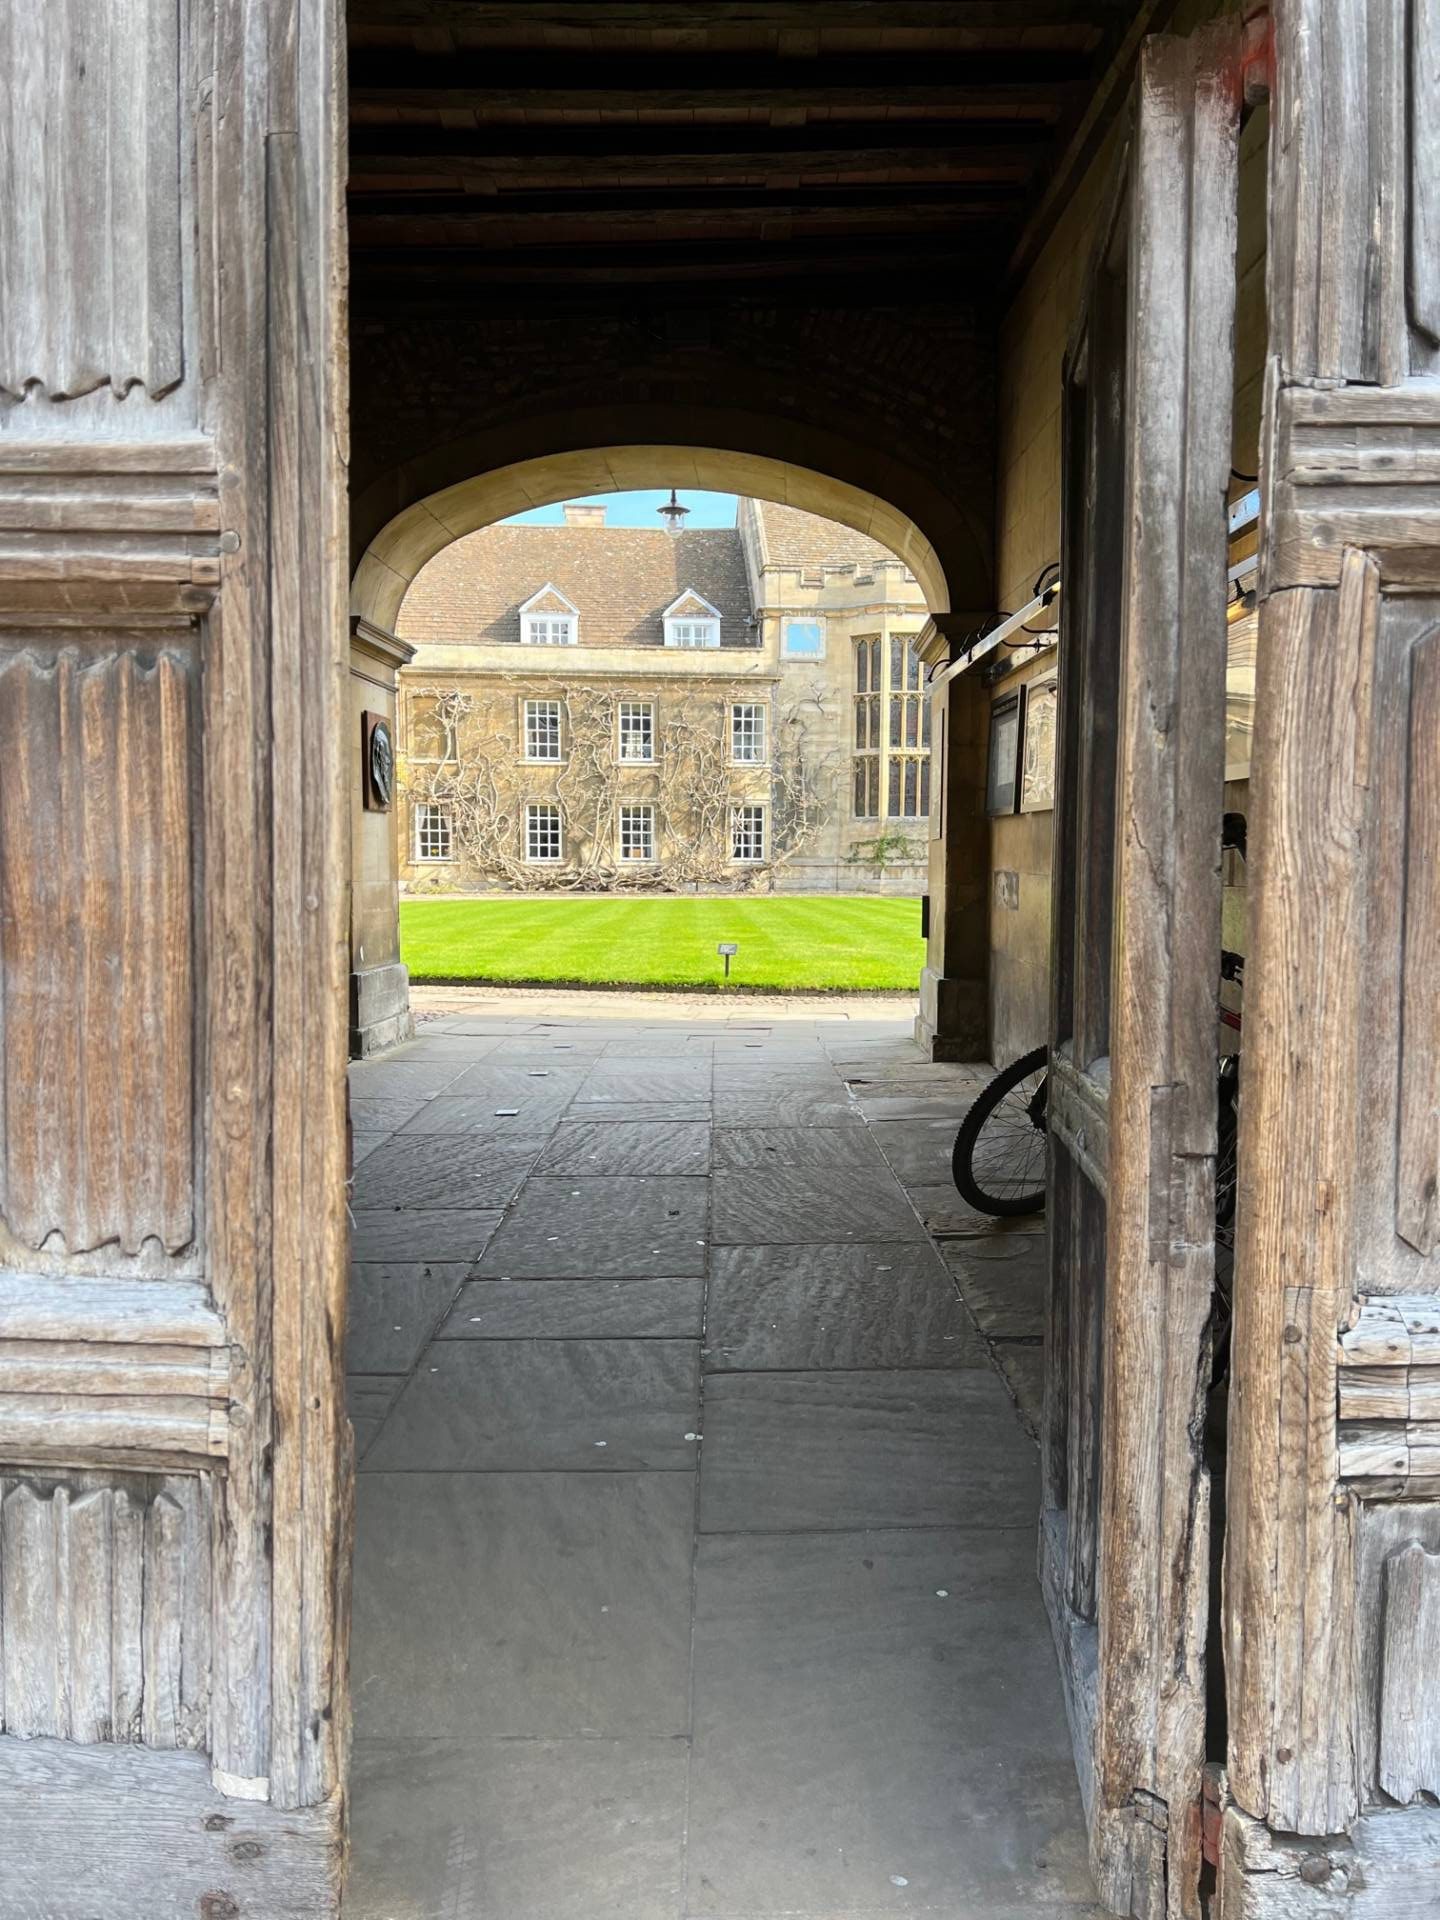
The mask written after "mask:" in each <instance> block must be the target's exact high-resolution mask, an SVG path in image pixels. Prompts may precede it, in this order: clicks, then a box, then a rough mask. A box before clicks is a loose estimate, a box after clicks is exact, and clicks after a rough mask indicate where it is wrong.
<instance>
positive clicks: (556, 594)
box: [520, 584, 580, 647]
mask: <svg viewBox="0 0 1440 1920" xmlns="http://www.w3.org/2000/svg"><path fill="white" fill-rule="evenodd" d="M520 638H521V640H522V641H523V643H524V644H525V645H526V646H527V647H573V646H575V645H576V643H577V642H578V640H579V638H580V609H579V608H578V607H577V606H576V605H575V602H574V601H573V600H571V599H570V598H568V596H567V595H565V594H563V593H561V591H560V589H559V588H558V587H555V586H551V585H549V584H547V585H545V586H543V587H542V588H541V589H540V591H539V592H538V593H534V594H531V596H530V598H529V599H528V600H527V601H526V602H525V604H524V606H523V607H521V609H520Z"/></svg>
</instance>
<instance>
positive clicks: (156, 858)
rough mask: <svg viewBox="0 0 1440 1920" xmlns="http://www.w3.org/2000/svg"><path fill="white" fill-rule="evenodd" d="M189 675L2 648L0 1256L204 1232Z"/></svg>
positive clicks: (180, 1246)
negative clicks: (2, 1233) (197, 1127)
mask: <svg viewBox="0 0 1440 1920" xmlns="http://www.w3.org/2000/svg"><path fill="white" fill-rule="evenodd" d="M97 649H98V650H97ZM191 673H192V667H191V661H190V659H189V657H188V656H187V655H186V654H185V653H184V652H182V651H181V650H179V649H178V648H177V649H171V648H156V649H154V650H145V649H142V648H140V647H133V646H127V647H122V648H112V647H111V646H109V645H107V644H106V643H105V637H104V636H101V637H100V638H99V639H98V640H97V643H96V648H92V647H90V646H87V645H83V644H77V645H72V646H60V647H56V648H53V649H50V650H44V649H42V648H39V647H35V646H25V647H23V648H21V649H19V650H18V651H16V652H14V653H11V654H9V655H8V657H0V767H3V769H4V778H3V780H0V967H3V976H0V977H3V990H4V991H3V1013H0V1018H3V1043H4V1045H3V1052H4V1069H3V1070H4V1089H3V1104H0V1220H3V1223H4V1226H5V1228H6V1229H7V1230H8V1234H9V1236H10V1238H11V1241H12V1245H11V1246H10V1247H9V1248H8V1249H7V1248H0V1264H4V1265H10V1266H15V1265H23V1264H24V1255H25V1253H26V1252H27V1251H28V1252H30V1253H32V1254H33V1252H35V1251H36V1250H39V1249H42V1248H48V1249H49V1250H50V1251H52V1252H59V1253H65V1254H71V1255H74V1254H78V1253H85V1252H89V1251H92V1250H94V1249H97V1248H102V1247H113V1248H115V1249H117V1250H118V1251H119V1252H120V1253H122V1254H124V1255H131V1256H134V1255H139V1254H140V1253H141V1252H142V1250H148V1251H150V1252H151V1253H152V1254H153V1253H155V1252H157V1251H158V1252H159V1253H161V1254H164V1255H175V1254H177V1253H180V1252H181V1251H182V1250H184V1249H185V1248H186V1247H187V1246H188V1245H189V1243H190V1241H191V1240H192V1238H193V1235H194V1223H195V1191H194V1161H195V1152H194V1139H193V1091H192V1090H193V1083H194V1057H193V1031H194V1005H193V991H194V988H193V981H194V972H195V953H194V930H193V919H194V915H193V903H192V858H191V816H192V795H191V784H192V783H191V737H190V736H191V723H190V704H191V687H190V681H191Z"/></svg>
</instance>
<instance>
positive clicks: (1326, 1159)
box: [1220, 0, 1440, 1920]
mask: <svg viewBox="0 0 1440 1920" xmlns="http://www.w3.org/2000/svg"><path fill="white" fill-rule="evenodd" d="M1437 35H1440V6H1437V4H1436V0H1410V4H1408V5H1402V4H1400V0H1389V3H1388V4H1368V3H1367V0H1285V3H1284V4H1283V5H1280V6H1277V8H1276V18H1275V45H1274V82H1273V85H1274V92H1273V101H1272V109H1271V111H1272V123H1273V125H1274V127H1275V129H1276V133H1275V135H1274V136H1272V143H1271V156H1270V157H1271V171H1270V264H1269V274H1268V280H1269V288H1270V303H1269V348H1270V389H1269V394H1268V397H1267V406H1266V417H1265V444H1264V454H1263V457H1264V463H1265V465H1264V469H1263V470H1264V472H1265V474H1266V478H1267V482H1268V485H1267V493H1266V501H1265V517H1264V519H1263V520H1262V525H1261V550H1260V551H1261V602H1260V623H1259V626H1260V632H1259V648H1258V679H1257V689H1256V713H1257V733H1256V749H1255V767H1256V772H1255V778H1254V782H1253V787H1254V793H1255V801H1254V805H1253V807H1252V820H1251V831H1250V848H1251V856H1252V862H1253V865H1254V870H1255V886H1254V900H1253V906H1252V916H1251V927H1252V934H1251V951H1250V958H1249V963H1248V977H1247V1008H1246V1049H1245V1068H1244V1071H1245V1076H1246V1091H1245V1107H1244V1113H1243V1118H1242V1125H1241V1140H1240V1189H1241V1191H1240V1210H1239V1220H1238V1230H1237V1245H1236V1276H1237V1288H1236V1339H1235V1392H1234V1394H1233V1397H1232V1405H1233V1415H1232V1426H1231V1471H1230V1480H1231V1486H1232V1489H1233V1496H1232V1499H1231V1503H1230V1508H1229V1513H1228V1516H1227V1529H1226V1569H1227V1593H1226V1610H1225V1613H1226V1617H1225V1629H1226V1668H1227V1681H1228V1685H1229V1691H1230V1736H1229V1752H1228V1761H1227V1768H1228V1789H1229V1795H1230V1804H1229V1806H1228V1809H1227V1814H1226V1828H1227V1831H1226V1847H1225V1854H1224V1859H1223V1862H1222V1871H1221V1879H1220V1895H1221V1904H1222V1910H1223V1912H1224V1914H1225V1915H1226V1920H1232V1916H1233V1917H1234V1920H1272V1917H1273V1916H1276V1915H1279V1914H1281V1913H1292V1912H1299V1913H1305V1912H1308V1911H1309V1908H1308V1907H1306V1906H1302V1905H1298V1904H1297V1903H1296V1900H1295V1898H1294V1897H1293V1894H1292V1892H1288V1891H1287V1890H1286V1889H1285V1887H1284V1884H1283V1878H1284V1876H1285V1875H1286V1874H1287V1872H1289V1871H1290V1866H1291V1862H1290V1861H1287V1858H1286V1853H1287V1849H1291V1850H1294V1851H1298V1850H1299V1849H1300V1848H1302V1847H1304V1848H1308V1850H1309V1856H1310V1858H1309V1862H1308V1868H1307V1880H1308V1884H1309V1885H1310V1886H1312V1887H1316V1888H1323V1890H1324V1894H1325V1897H1327V1898H1329V1899H1330V1900H1331V1901H1332V1903H1333V1906H1334V1910H1335V1911H1336V1912H1337V1913H1342V1914H1347V1915H1348V1914H1351V1913H1353V1914H1355V1915H1356V1916H1357V1920H1359V1916H1361V1915H1368V1914H1369V1913H1371V1912H1372V1911H1373V1912H1376V1913H1379V1912H1384V1913H1385V1914H1386V1915H1387V1916H1388V1915H1390V1914H1394V1915H1396V1916H1404V1917H1405V1920H1410V1916H1412V1915H1420V1914H1424V1913H1430V1912H1433V1911H1436V1910H1437V1906H1440V1869H1437V1867H1436V1858H1437V1855H1436V1846H1435V1815H1434V1806H1433V1801H1434V1798H1435V1795H1436V1792H1437V1781H1440V1767H1437V1756H1436V1752H1435V1746H1434V1735H1433V1730H1434V1728H1435V1726H1436V1725H1437V1724H1440V1681H1437V1669H1436V1661H1435V1658H1434V1654H1433V1642H1432V1640H1431V1635H1432V1633H1433V1631H1434V1622H1435V1619H1436V1605H1437V1583H1436V1578H1435V1569H1436V1566H1437V1563H1440V1418H1437V1415H1440V1399H1437V1395H1436V1393H1435V1384H1434V1383H1435V1381H1436V1379H1437V1377H1440V1375H1437V1369H1440V1331H1437V1329H1440V1244H1437V1237H1436V1216H1435V1194H1436V1191H1437V1185H1440V1182H1437V1166H1440V1119H1437V1116H1440V1065H1437V1062H1440V1054H1437V1048H1436V1040H1435V1035H1436V1031H1437V1019H1436V1005H1437V994H1440V978H1437V965H1436V955H1437V953H1440V898H1437V892H1436V879H1435V875H1436V868H1437V855H1440V789H1437V785H1436V778H1435V769H1436V764H1437V752H1436V748H1437V738H1440V697H1437V671H1436V663H1437V660H1440V462H1437V455H1436V450H1437V446H1440V386H1437V383H1436V381H1435V378H1434V375H1435V372H1436V370H1437V364H1440V344H1437V343H1440V333H1437V328H1436V324H1435V317H1436V308H1435V289H1436V285H1437V276H1436V252H1435V243H1434V235H1435V213H1436V204H1437V191H1440V161H1437V152H1440V146H1437V139H1436V99H1437V94H1436V87H1437V82H1436V65H1435V50H1436V46H1437V44H1440V40H1437ZM1280 1835H1294V1836H1303V1838H1296V1839H1293V1840H1283V1839H1281V1838H1279V1837H1278V1836H1280ZM1294 1851H1292V1853H1291V1860H1293V1858H1294ZM1321 1861H1323V1863H1324V1872H1323V1874H1322V1872H1321V1868H1320V1864H1319V1863H1320V1862H1321ZM1295 1884H1296V1882H1295V1880H1294V1879H1293V1878H1292V1879H1291V1882H1290V1886H1291V1889H1293V1888H1294V1886H1295ZM1314 1897H1315V1898H1317V1899H1318V1898H1319V1897H1320V1896H1319V1894H1318V1893H1317V1894H1316V1895H1315V1896H1314Z"/></svg>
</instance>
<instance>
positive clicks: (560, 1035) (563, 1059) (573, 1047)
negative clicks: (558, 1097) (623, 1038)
mask: <svg viewBox="0 0 1440 1920" xmlns="http://www.w3.org/2000/svg"><path fill="white" fill-rule="evenodd" d="M606 1044H607V1043H606V1041H605V1040H604V1039H602V1038H598V1037H596V1036H593V1035H586V1034H578V1033H575V1032H573V1031H572V1030H570V1029H567V1028H564V1027H561V1028H559V1029H556V1030H554V1031H552V1032H550V1033H508V1034H506V1035H505V1037H504V1039H503V1040H497V1041H496V1043H495V1049H494V1052H493V1054H492V1055H491V1058H492V1059H494V1060H495V1061H496V1062H497V1063H499V1064H501V1065H510V1066H519V1065H524V1066H529V1065H530V1063H531V1062H532V1061H535V1060H538V1061H539V1062H540V1063H541V1065H542V1066H547V1067H564V1066H576V1065H579V1064H580V1063H582V1062H586V1063H593V1062H594V1061H596V1060H598V1059H599V1058H600V1055H601V1054H602V1053H603V1052H604V1051H605V1047H606Z"/></svg>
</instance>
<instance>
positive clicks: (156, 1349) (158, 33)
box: [0, 0, 348, 1920]
mask: <svg viewBox="0 0 1440 1920" xmlns="http://www.w3.org/2000/svg"><path fill="white" fill-rule="evenodd" d="M0 52H3V56H4V64H5V68H6V73H7V76H8V81H9V84H10V87H11V91H12V108H13V111H12V114H11V118H10V121H9V123H8V124H9V125H10V126H11V129H12V132H13V134H14V138H12V139H11V140H9V141H8V142H0V263H3V264H0V275H3V280H4V299H3V301H0V755H3V759H4V766H5V777H4V780H3V782H0V1040H3V1085H0V1889H3V1891H0V1907H4V1908H6V1909H7V1910H9V1908H10V1907H11V1906H15V1910H16V1911H19V1912H26V1913H31V1912H33V1913H41V1912H44V1913H50V1912H54V1913H57V1914H58V1913H61V1912H64V1913H67V1914H70V1913H74V1914H77V1915H78V1914H80V1913H82V1912H83V1913H88V1912H90V1911H91V1910H92V1907H91V1906H90V1905H89V1904H87V1902H89V1901H90V1899H91V1895H90V1893H88V1892H86V1891H85V1889H87V1888H95V1887H103V1889H104V1899H103V1905H104V1911H105V1912H106V1913H107V1915H108V1914H113V1915H115V1916H117V1917H118V1920H129V1916H131V1915H136V1916H138V1915H141V1914H146V1915H154V1914H171V1913H174V1914H177V1915H178V1914H181V1913H183V1914H185V1915H187V1916H190V1915H193V1914H194V1913H195V1912H197V1911H203V1912H207V1913H208V1912H211V1911H212V1910H213V1912H214V1913H216V1914H218V1913H220V1912H222V1911H223V1912H225V1913H227V1914H228V1913H233V1914H243V1915H247V1916H248V1915H256V1916H258V1915H261V1914H264V1915H281V1914H289V1913H294V1914H297V1915H299V1914H306V1915H310V1914H320V1913H324V1912H330V1911H333V1910H334V1909H335V1906H336V1903H337V1900H338V1872H339V1860H340V1851H341V1839H342V1835H341V1809H342V1805H343V1799H342V1791H341V1789H342V1780H343V1766H344V1744H345V1697H344V1675H343V1647H342V1646H341V1645H340V1643H339V1623H340V1621H341V1620H342V1619H343V1601H344V1584H345V1577H346V1569H347V1549H346V1528H345V1513H346V1500H347V1492H346V1489H347V1472H348V1469H347V1465H346V1461H345V1452H344V1443H345V1429H344V1421H343V1417H342V1415H341V1412H340V1407H341V1402H340V1377H339V1376H340V1342H341V1337H342V1329H343V1282H344V1271H345V1251H346V1248H345V1216H344V1166H343V1155H344V1129H343V1069H344V1053H345V1007H344V984H345V973H346V957H345V944H344V933H345V927H344V909H345V883H346V863H345V839H344V836H345V832H346V821H347V810H346V805H345V799H346V796H345V792H344V784H343V776H344V767H343V762H342V758H341V749H342V738H343V729H342V718H343V712H344V709H343V705H342V699H341V695H342V690H343V673H344V662H345V628H344V601H345V579H344V571H343V565H342V554H343V551H344V539H343V534H344V512H345V499H344V467H343V462H344V454H345V435H344V399H345V396H344V386H343V364H344V356H343V351H342V347H343V341H342V335H341V328H342V325H343V310H342V305H341V288H342V280H343V271H344V252H343V245H344V242H343V224H342V206H341V193H342V186H343V176H344V168H343V164H342V148H341V144H340V138H341V121H342V114H343V94H344V87H343V71H344V70H343V32H342V19H341V9H340V6H339V4H338V0H71V4H69V5H68V6H65V7H49V6H39V5H33V6H32V5H17V6H14V7H11V8H8V9H5V10H4V11H3V14H0ZM62 1804H63V1806H64V1809H65V1815H64V1819H63V1821H62V1820H61V1818H60V1817H59V1809H60V1808H61V1806H62ZM227 1808H233V1809H235V1812H234V1813H233V1814H231V1813H227V1812H226V1811H225V1810H226V1809H227ZM295 1810H299V1811H295ZM227 1833H229V1834H231V1836H232V1839H233V1838H234V1836H236V1835H239V1834H241V1833H243V1835H244V1844H243V1846H239V1847H234V1846H232V1845H230V1844H227V1842H226V1841H225V1839H224V1837H223V1836H225V1835H226V1834H227ZM162 1863H163V1864H162ZM17 1889H18V1891H17ZM17 1902H18V1905H17V1904H16V1903H17ZM94 1910H96V1911H98V1908H95V1909H94Z"/></svg>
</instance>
